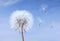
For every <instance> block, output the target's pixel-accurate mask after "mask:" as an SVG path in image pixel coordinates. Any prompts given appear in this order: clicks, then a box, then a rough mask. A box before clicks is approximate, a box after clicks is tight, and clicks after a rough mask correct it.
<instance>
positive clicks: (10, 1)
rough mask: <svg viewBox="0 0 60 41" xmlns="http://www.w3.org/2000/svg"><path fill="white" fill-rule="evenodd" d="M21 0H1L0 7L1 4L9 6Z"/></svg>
mask: <svg viewBox="0 0 60 41" xmlns="http://www.w3.org/2000/svg"><path fill="white" fill-rule="evenodd" d="M19 1H21V0H0V7H1V6H9V5H13V4H15V3H17V2H19Z"/></svg>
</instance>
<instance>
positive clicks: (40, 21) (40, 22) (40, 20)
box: [38, 17, 42, 26]
mask: <svg viewBox="0 0 60 41" xmlns="http://www.w3.org/2000/svg"><path fill="white" fill-rule="evenodd" d="M38 21H39V26H40V25H41V24H42V19H41V18H40V17H38Z"/></svg>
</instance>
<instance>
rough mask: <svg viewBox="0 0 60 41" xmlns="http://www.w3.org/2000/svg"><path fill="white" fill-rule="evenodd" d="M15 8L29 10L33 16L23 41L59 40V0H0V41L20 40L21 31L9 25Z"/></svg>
mask: <svg viewBox="0 0 60 41" xmlns="http://www.w3.org/2000/svg"><path fill="white" fill-rule="evenodd" d="M15 10H27V11H30V12H31V13H32V14H33V17H34V25H33V27H32V28H31V29H30V30H29V31H28V32H25V41H60V0H15V1H14V0H0V41H21V33H19V32H17V31H15V30H14V29H11V27H10V25H9V18H10V15H11V13H12V12H13V11H15Z"/></svg>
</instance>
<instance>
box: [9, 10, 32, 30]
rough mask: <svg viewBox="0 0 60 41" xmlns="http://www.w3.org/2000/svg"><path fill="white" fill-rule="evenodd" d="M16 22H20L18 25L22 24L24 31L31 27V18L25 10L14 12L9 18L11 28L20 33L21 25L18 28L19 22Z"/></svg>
mask: <svg viewBox="0 0 60 41" xmlns="http://www.w3.org/2000/svg"><path fill="white" fill-rule="evenodd" d="M17 20H18V21H20V23H23V22H24V26H23V29H24V31H28V30H29V29H30V28H31V27H32V25H33V16H32V14H31V13H30V12H28V11H26V10H16V11H14V12H13V13H12V15H11V16H10V25H11V27H12V28H15V29H17V30H18V31H21V24H20V26H19V24H18V23H19V22H17Z"/></svg>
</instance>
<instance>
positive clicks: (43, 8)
mask: <svg viewBox="0 0 60 41" xmlns="http://www.w3.org/2000/svg"><path fill="white" fill-rule="evenodd" d="M47 9H48V5H46V4H42V5H41V6H40V10H41V11H42V12H43V13H45V14H46V15H47Z"/></svg>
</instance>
